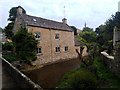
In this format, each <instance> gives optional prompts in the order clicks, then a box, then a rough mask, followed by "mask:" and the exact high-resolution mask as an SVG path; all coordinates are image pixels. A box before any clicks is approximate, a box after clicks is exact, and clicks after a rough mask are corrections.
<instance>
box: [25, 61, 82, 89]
mask: <svg viewBox="0 0 120 90" xmlns="http://www.w3.org/2000/svg"><path fill="white" fill-rule="evenodd" d="M79 64H80V62H79V60H78V59H72V60H68V61H65V62H59V63H55V64H51V65H47V66H44V67H42V68H40V69H36V70H33V71H27V72H24V73H25V74H26V75H27V76H28V77H29V78H31V80H33V81H34V82H35V83H37V84H39V85H40V86H41V87H42V88H55V87H56V85H57V84H58V82H59V80H60V79H61V77H62V76H63V75H64V74H65V73H66V72H68V71H71V70H73V69H76V68H78V67H79Z"/></svg>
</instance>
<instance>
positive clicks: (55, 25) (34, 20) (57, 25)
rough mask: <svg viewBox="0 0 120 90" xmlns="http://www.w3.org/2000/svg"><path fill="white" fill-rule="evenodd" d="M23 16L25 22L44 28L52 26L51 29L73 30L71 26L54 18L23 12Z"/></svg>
mask: <svg viewBox="0 0 120 90" xmlns="http://www.w3.org/2000/svg"><path fill="white" fill-rule="evenodd" d="M22 18H23V19H24V21H25V23H27V25H30V26H36V27H43V28H50V29H57V30H64V31H71V32H72V30H71V28H70V27H69V26H68V25H67V24H65V23H62V22H57V21H53V20H48V19H44V18H41V17H36V16H30V15H26V14H23V15H22Z"/></svg>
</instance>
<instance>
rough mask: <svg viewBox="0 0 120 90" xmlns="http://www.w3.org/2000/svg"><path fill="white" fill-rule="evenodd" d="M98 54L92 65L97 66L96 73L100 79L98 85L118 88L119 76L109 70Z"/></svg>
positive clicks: (119, 85) (119, 83) (119, 86)
mask: <svg viewBox="0 0 120 90" xmlns="http://www.w3.org/2000/svg"><path fill="white" fill-rule="evenodd" d="M101 60H102V59H101V58H100V57H99V56H98V57H95V59H94V63H93V66H94V67H96V68H97V75H98V78H99V80H100V82H99V87H105V88H120V78H118V77H117V76H115V75H114V74H113V73H112V72H110V71H109V70H108V69H107V68H106V67H105V65H104V64H103V62H102V61H101Z"/></svg>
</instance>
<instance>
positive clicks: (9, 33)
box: [4, 22, 14, 39]
mask: <svg viewBox="0 0 120 90" xmlns="http://www.w3.org/2000/svg"><path fill="white" fill-rule="evenodd" d="M13 25H14V22H10V23H9V24H8V25H7V26H6V27H5V29H4V32H5V35H6V37H7V38H8V39H11V38H12V36H13V32H12V29H13Z"/></svg>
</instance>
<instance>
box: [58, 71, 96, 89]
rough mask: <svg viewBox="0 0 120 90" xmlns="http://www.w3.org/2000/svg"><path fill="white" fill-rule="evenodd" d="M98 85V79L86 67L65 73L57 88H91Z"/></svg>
mask: <svg viewBox="0 0 120 90" xmlns="http://www.w3.org/2000/svg"><path fill="white" fill-rule="evenodd" d="M96 87H97V79H96V77H95V75H94V74H92V73H91V72H90V71H88V70H86V69H78V70H75V71H73V72H69V73H67V74H65V76H64V77H63V79H62V80H61V82H60V84H59V85H58V87H57V88H56V89H60V88H72V89H77V88H81V89H90V88H96Z"/></svg>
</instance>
